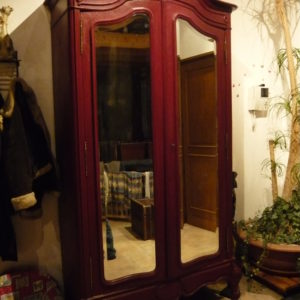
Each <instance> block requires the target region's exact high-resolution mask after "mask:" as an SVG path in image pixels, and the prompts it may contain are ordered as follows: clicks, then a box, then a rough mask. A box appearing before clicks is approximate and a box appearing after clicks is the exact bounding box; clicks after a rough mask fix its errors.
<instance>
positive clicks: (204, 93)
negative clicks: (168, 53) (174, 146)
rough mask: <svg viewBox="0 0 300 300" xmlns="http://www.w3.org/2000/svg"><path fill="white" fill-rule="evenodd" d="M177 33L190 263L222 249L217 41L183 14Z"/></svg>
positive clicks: (184, 251)
mask: <svg viewBox="0 0 300 300" xmlns="http://www.w3.org/2000/svg"><path fill="white" fill-rule="evenodd" d="M176 35H177V57H178V78H179V82H178V83H179V84H178V86H179V89H178V99H179V101H178V102H179V108H178V110H179V116H180V122H179V127H180V128H179V130H178V132H179V151H178V153H179V158H178V159H179V166H180V190H181V192H180V218H181V230H180V232H181V249H180V250H181V261H182V263H186V262H189V261H191V260H194V259H197V258H199V257H203V256H206V255H210V254H214V253H216V252H217V251H218V249H219V233H218V231H219V230H218V223H219V222H218V140H217V137H218V123H217V86H216V83H217V69H216V42H215V40H213V39H212V38H210V37H208V36H205V35H203V34H202V33H200V32H199V31H197V30H196V29H195V28H194V27H193V26H192V25H191V24H189V23H188V22H187V21H185V20H183V19H178V20H177V23H176ZM190 41H193V43H191V42H190Z"/></svg>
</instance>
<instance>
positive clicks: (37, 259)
mask: <svg viewBox="0 0 300 300" xmlns="http://www.w3.org/2000/svg"><path fill="white" fill-rule="evenodd" d="M28 2H30V4H29V3H28ZM43 2H44V1H43V0H30V1H20V0H15V1H13V0H6V1H0V6H2V5H9V6H11V7H12V8H13V9H14V10H13V12H12V13H11V15H10V17H9V19H8V22H9V26H8V32H9V34H10V36H11V38H12V39H13V43H14V48H15V50H17V51H18V58H19V59H20V60H21V61H20V68H19V75H20V77H22V78H23V79H25V81H26V82H27V83H28V84H29V85H30V86H31V87H32V89H33V90H34V92H35V94H36V96H37V100H38V103H39V105H40V107H41V110H42V112H43V115H44V118H45V121H46V123H47V126H48V129H49V131H50V135H51V142H52V149H53V151H54V149H55V136H54V113H53V93H52V67H51V65H52V62H51V59H52V58H51V35H50V14H49V12H48V10H47V9H46V8H45V7H44V6H43V5H42V3H43ZM57 206H58V193H57V192H56V193H55V192H53V193H49V194H47V195H46V196H45V197H44V199H43V216H42V217H41V218H39V219H35V220H30V219H22V218H20V217H19V216H18V215H16V216H14V217H13V225H14V228H15V232H16V240H17V248H18V262H3V261H1V259H0V274H3V273H5V272H8V271H10V270H14V269H20V268H26V267H38V268H40V269H41V270H43V271H46V272H48V273H49V274H50V275H51V276H53V277H54V278H55V279H56V280H57V281H58V283H59V284H60V286H62V268H61V250H60V237H59V224H58V207H57Z"/></svg>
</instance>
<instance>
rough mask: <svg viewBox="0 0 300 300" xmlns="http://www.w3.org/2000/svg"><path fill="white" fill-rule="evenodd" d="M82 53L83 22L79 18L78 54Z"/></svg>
mask: <svg viewBox="0 0 300 300" xmlns="http://www.w3.org/2000/svg"><path fill="white" fill-rule="evenodd" d="M82 53H83V23H82V19H80V54H82Z"/></svg>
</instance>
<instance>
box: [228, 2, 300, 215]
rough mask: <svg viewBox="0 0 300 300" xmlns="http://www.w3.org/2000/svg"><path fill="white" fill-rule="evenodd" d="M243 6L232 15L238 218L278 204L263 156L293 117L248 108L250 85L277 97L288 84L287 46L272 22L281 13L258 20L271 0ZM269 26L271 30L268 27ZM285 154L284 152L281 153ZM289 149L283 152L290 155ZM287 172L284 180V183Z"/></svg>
mask: <svg viewBox="0 0 300 300" xmlns="http://www.w3.org/2000/svg"><path fill="white" fill-rule="evenodd" d="M231 2H232V3H234V4H236V5H238V7H239V8H238V9H237V10H236V11H235V12H233V15H232V83H233V85H232V108H233V169H234V170H236V171H237V172H238V178H237V181H238V188H237V191H236V192H237V211H236V218H237V219H241V218H249V217H253V216H254V215H255V214H256V213H257V212H258V211H261V210H262V209H263V208H264V207H265V206H267V205H271V204H272V195H271V181H270V179H269V178H267V176H266V174H265V172H263V170H262V162H263V160H264V159H266V158H269V152H268V151H269V150H268V145H267V144H268V137H270V136H271V133H272V132H274V130H275V129H276V128H277V129H278V128H280V127H281V128H283V130H286V129H287V124H288V120H287V118H284V117H283V116H282V115H281V116H279V118H276V115H275V114H274V113H271V114H269V115H268V117H267V118H255V117H254V116H253V114H251V113H249V111H248V101H249V89H250V88H251V87H253V86H257V85H259V84H262V83H264V84H266V86H268V87H269V88H270V98H271V99H272V101H276V99H278V96H281V95H283V93H284V91H285V90H286V88H287V86H286V85H284V86H282V84H281V77H280V75H279V74H278V69H277V63H276V54H277V50H278V49H279V48H281V47H284V45H283V40H282V36H281V35H280V34H279V32H278V31H277V30H276V29H274V28H270V27H267V26H266V25H269V24H271V23H272V22H275V24H276V25H278V24H279V21H278V18H277V15H276V14H275V15H274V16H275V17H274V18H273V19H272V18H271V17H270V15H268V14H267V13H265V14H264V15H263V16H264V18H265V23H261V22H259V23H258V22H257V18H256V17H257V14H256V13H254V11H253V10H251V8H255V9H256V10H257V11H262V9H264V8H265V9H266V8H268V7H267V6H266V4H265V3H266V2H268V1H267V0H263V1H255V0H252V1H250V2H251V5H250V6H249V5H247V3H248V2H249V0H232V1H231ZM298 9H299V2H298V5H297V9H294V10H293V15H292V16H291V18H290V19H291V28H292V31H293V32H294V34H293V45H294V46H295V47H299V43H300V39H299V37H300V28H299V26H296V25H295V21H296V20H299V17H297V16H296V15H297V14H296V12H297V11H298V12H299V10H298ZM267 28H269V31H267ZM278 155H279V154H278ZM286 157H287V156H286V153H283V154H281V155H280V159H281V161H282V162H283V163H284V162H285V161H286ZM282 182H283V177H281V178H280V181H279V185H280V190H281V189H282Z"/></svg>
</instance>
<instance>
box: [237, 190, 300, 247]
mask: <svg viewBox="0 0 300 300" xmlns="http://www.w3.org/2000/svg"><path fill="white" fill-rule="evenodd" d="M239 226H240V228H242V229H243V230H244V231H246V233H247V239H250V238H251V239H262V240H263V241H264V242H265V243H275V244H283V243H284V244H297V245H300V189H298V190H294V191H293V194H292V198H291V200H290V201H286V200H284V199H282V198H280V197H278V198H277V199H276V200H275V201H274V204H273V205H272V206H269V207H266V208H265V209H264V211H263V212H262V214H261V215H260V216H256V217H255V218H254V219H252V220H250V221H249V222H247V223H245V222H239Z"/></svg>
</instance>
